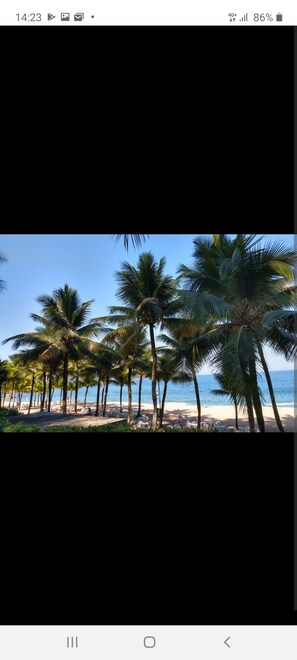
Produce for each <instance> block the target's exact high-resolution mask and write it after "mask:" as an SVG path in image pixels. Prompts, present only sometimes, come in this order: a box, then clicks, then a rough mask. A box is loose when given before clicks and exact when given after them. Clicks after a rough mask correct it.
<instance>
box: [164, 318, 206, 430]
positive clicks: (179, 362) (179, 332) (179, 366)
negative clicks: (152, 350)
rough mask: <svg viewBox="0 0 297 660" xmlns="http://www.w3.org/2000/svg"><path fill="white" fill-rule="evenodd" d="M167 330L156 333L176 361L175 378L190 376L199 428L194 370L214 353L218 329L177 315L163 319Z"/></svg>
mask: <svg viewBox="0 0 297 660" xmlns="http://www.w3.org/2000/svg"><path fill="white" fill-rule="evenodd" d="M164 326H165V328H168V332H167V334H165V333H163V334H161V335H159V340H160V341H162V342H163V343H164V344H165V345H166V346H167V347H168V348H167V351H169V356H170V357H171V359H172V360H173V363H174V365H175V372H176V378H180V379H184V380H188V379H190V380H192V381H193V385H194V390H195V397H196V405H197V428H198V429H200V428H201V401H200V391H199V385H198V377H197V373H198V371H199V369H200V368H201V367H202V366H203V364H204V363H205V362H206V360H207V359H208V358H209V357H210V356H211V355H212V354H213V352H214V350H215V348H216V345H217V341H218V331H216V330H214V329H213V328H212V325H211V324H209V325H207V324H205V326H202V325H199V324H198V323H193V322H192V321H191V320H190V319H189V318H186V317H180V318H177V319H168V320H167V321H165V322H164ZM162 350H163V353H164V352H166V349H165V348H164V347H163V348H162Z"/></svg>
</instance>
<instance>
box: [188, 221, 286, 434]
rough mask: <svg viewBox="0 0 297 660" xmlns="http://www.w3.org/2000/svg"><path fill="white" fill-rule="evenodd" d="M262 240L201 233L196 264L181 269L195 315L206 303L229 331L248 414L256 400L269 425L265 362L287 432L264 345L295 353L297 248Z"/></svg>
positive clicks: (196, 244)
mask: <svg viewBox="0 0 297 660" xmlns="http://www.w3.org/2000/svg"><path fill="white" fill-rule="evenodd" d="M260 242H261V241H260V239H257V238H256V236H255V235H245V234H238V235H237V236H236V237H235V239H231V238H230V237H228V236H226V235H224V234H220V235H214V236H213V237H212V239H206V238H197V239H195V240H194V254H193V257H194V262H193V264H192V266H191V267H188V266H185V265H182V266H181V267H180V269H179V272H180V276H181V278H182V280H183V281H184V282H185V285H186V288H187V290H188V291H187V293H186V294H185V298H186V299H187V302H188V304H189V306H190V307H191V309H192V314H193V315H194V317H195V313H196V312H197V309H200V310H201V307H203V308H204V310H205V311H207V312H208V313H209V314H211V315H213V317H214V318H215V319H216V321H217V323H218V325H219V326H220V330H221V331H222V332H223V331H225V341H224V345H223V350H224V353H225V358H226V359H227V354H228V352H229V354H230V355H229V359H230V360H233V362H234V363H236V365H237V370H238V373H240V374H241V378H242V379H243V380H244V381H245V384H246V391H247V392H249V394H248V395H247V405H248V414H249V416H250V417H251V419H252V411H251V406H254V407H255V411H256V415H257V421H258V426H259V428H260V430H261V431H264V430H265V425H264V418H263V412H262V405H261V400H260V396H259V385H258V380H257V370H258V369H259V364H261V366H262V368H263V370H264V373H265V376H266V380H267V384H268V388H269V392H270V397H271V403H272V407H273V411H274V415H275V419H276V423H277V426H278V428H279V430H280V431H282V432H283V431H284V429H283V426H282V422H281V419H280V416H279V413H278V409H277V405H276V401H275V396H274V392H273V387H272V382H271V377H270V374H269V369H268V366H267V363H266V359H265V355H264V348H265V345H266V343H270V345H271V347H272V348H274V349H275V350H281V346H283V350H284V354H285V352H286V354H287V355H289V356H290V357H292V356H293V355H295V354H296V339H295V337H294V333H292V324H293V318H294V316H295V314H296V313H295V312H294V311H293V309H292V308H293V307H294V304H296V299H297V298H296V287H295V286H294V284H293V281H294V270H293V264H294V259H295V253H294V252H293V251H292V250H290V249H288V248H287V247H286V246H285V245H284V244H283V243H281V242H275V243H266V244H265V245H264V246H262V245H259V243H260ZM284 345H285V349H284ZM219 350H222V344H221V345H220V347H219Z"/></svg>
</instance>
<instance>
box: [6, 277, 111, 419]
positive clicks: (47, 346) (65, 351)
mask: <svg viewBox="0 0 297 660" xmlns="http://www.w3.org/2000/svg"><path fill="white" fill-rule="evenodd" d="M37 302H39V303H40V304H41V306H42V314H43V316H40V315H38V314H31V315H30V316H31V318H32V319H33V320H34V321H36V322H38V323H40V324H41V328H43V329H44V334H43V335H42V337H40V334H41V333H40V328H39V329H38V331H37V333H22V334H19V335H15V336H14V337H9V338H8V339H5V340H4V342H3V343H4V344H5V343H7V342H8V341H13V342H14V343H13V347H14V348H19V347H20V346H23V345H31V346H33V347H34V348H35V349H36V346H37V351H38V350H40V342H41V341H44V350H43V352H42V353H40V357H41V358H42V359H44V360H47V361H48V360H57V359H62V361H63V394H62V410H63V413H66V411H67V383H68V363H69V359H79V358H80V357H82V355H89V356H92V350H94V348H96V346H97V345H98V344H97V343H96V342H94V341H91V339H90V338H91V337H93V336H96V334H97V332H98V330H99V324H98V322H97V323H95V322H90V323H88V324H87V325H84V323H85V321H86V319H87V316H88V315H89V310H90V306H91V304H92V302H93V300H88V301H87V302H84V303H81V301H80V298H79V296H78V292H77V291H76V289H72V288H71V287H70V286H69V285H68V284H65V285H64V287H63V288H60V289H55V290H54V291H53V294H52V295H51V296H49V295H41V296H38V298H37Z"/></svg>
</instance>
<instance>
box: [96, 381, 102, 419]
mask: <svg viewBox="0 0 297 660" xmlns="http://www.w3.org/2000/svg"><path fill="white" fill-rule="evenodd" d="M100 381H101V374H98V382H97V398H96V410H95V417H98V415H99V402H100Z"/></svg>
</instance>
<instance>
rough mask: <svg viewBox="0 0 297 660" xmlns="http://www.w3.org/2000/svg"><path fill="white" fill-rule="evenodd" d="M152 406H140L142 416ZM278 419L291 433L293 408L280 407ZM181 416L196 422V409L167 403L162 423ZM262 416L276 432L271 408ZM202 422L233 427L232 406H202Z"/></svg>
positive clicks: (243, 423) (243, 417)
mask: <svg viewBox="0 0 297 660" xmlns="http://www.w3.org/2000/svg"><path fill="white" fill-rule="evenodd" d="M88 405H90V408H91V409H92V410H93V409H94V404H88ZM118 405H119V402H118V401H111V402H109V404H108V405H107V409H108V412H110V411H111V410H112V409H113V408H115V407H118ZM152 409H153V404H152V403H144V404H143V406H142V412H143V414H144V415H148V416H149V417H151V415H152ZM132 410H133V412H134V413H136V412H137V406H136V405H135V404H134V405H132ZM278 410H279V414H280V417H281V419H282V422H283V426H284V429H285V431H289V432H293V431H294V414H295V411H294V407H293V406H280V407H279V408H278ZM123 411H124V412H126V411H127V405H125V404H124V405H123ZM180 415H182V416H184V417H187V418H188V420H189V421H196V420H197V408H196V406H193V405H192V406H191V405H189V404H187V403H180V402H179V403H174V402H168V403H166V405H165V415H164V423H167V424H174V423H176V422H177V421H178V418H179V416H180ZM263 415H264V420H265V425H266V430H267V431H276V432H278V428H277V426H276V423H275V419H274V414H273V410H272V406H263ZM238 418H239V427H240V428H241V429H242V430H244V429H245V428H246V429H248V417H247V414H246V413H242V412H241V411H239V412H238ZM202 421H203V422H211V423H216V422H217V423H220V424H224V425H226V426H227V427H228V426H234V425H235V418H234V407H233V406H202ZM295 430H297V425H296V417H295Z"/></svg>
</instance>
